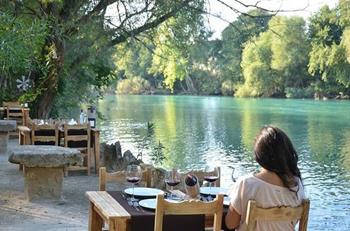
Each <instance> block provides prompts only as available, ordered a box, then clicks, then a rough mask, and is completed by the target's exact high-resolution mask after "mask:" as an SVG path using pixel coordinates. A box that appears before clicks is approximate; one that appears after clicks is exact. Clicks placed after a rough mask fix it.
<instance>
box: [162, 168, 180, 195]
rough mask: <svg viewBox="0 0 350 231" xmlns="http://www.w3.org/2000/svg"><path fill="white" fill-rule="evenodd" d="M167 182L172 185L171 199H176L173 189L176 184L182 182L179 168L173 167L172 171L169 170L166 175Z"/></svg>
mask: <svg viewBox="0 0 350 231" xmlns="http://www.w3.org/2000/svg"><path fill="white" fill-rule="evenodd" d="M165 183H166V184H167V185H168V186H169V187H170V195H169V198H170V199H174V196H173V193H172V191H173V189H174V186H176V185H178V184H179V183H180V173H179V171H178V170H177V169H175V168H174V169H171V170H170V171H167V173H166V176H165Z"/></svg>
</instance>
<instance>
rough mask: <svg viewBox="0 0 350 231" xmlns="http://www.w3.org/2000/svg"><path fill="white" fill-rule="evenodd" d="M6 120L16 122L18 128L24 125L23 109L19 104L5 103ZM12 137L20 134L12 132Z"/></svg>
mask: <svg viewBox="0 0 350 231" xmlns="http://www.w3.org/2000/svg"><path fill="white" fill-rule="evenodd" d="M4 108H5V113H6V117H5V118H6V119H8V120H16V122H17V126H19V125H23V124H24V115H23V108H22V106H21V104H20V103H19V102H4ZM9 135H10V136H18V132H17V131H16V132H10V133H9Z"/></svg>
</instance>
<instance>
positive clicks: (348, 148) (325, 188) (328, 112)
mask: <svg viewBox="0 0 350 231" xmlns="http://www.w3.org/2000/svg"><path fill="white" fill-rule="evenodd" d="M98 111H99V112H101V113H102V114H103V116H104V117H105V120H104V121H99V124H98V125H99V127H100V128H101V138H102V141H103V142H107V143H112V142H115V141H120V142H121V144H122V148H123V151H125V150H127V149H129V150H131V151H132V152H133V153H134V154H137V153H138V152H140V151H141V150H142V152H143V153H144V157H143V160H144V161H145V162H149V161H150V155H149V153H150V152H151V151H150V150H148V149H147V145H145V142H144V141H143V138H144V137H145V135H146V134H147V133H146V130H147V129H146V128H147V122H152V123H154V126H155V129H154V140H155V141H156V142H158V141H160V142H161V143H162V145H163V146H164V147H165V148H164V149H163V152H164V155H165V157H166V160H165V161H164V163H163V165H164V166H165V167H178V168H180V169H182V170H188V169H200V168H203V167H204V166H205V165H215V166H221V168H222V178H223V185H224V186H225V187H229V186H230V185H231V180H230V175H231V171H232V170H231V168H232V167H233V168H235V169H236V170H235V174H236V176H240V175H245V174H247V173H250V172H254V171H256V170H257V169H258V166H257V164H256V163H255V162H254V159H253V158H252V151H251V150H252V144H253V140H254V137H255V135H256V134H257V132H258V131H259V129H260V128H261V126H263V125H265V124H274V125H277V126H278V127H280V128H282V129H283V130H284V131H285V132H286V133H287V134H288V135H289V136H290V138H291V139H292V142H293V143H294V146H295V148H296V149H297V151H298V153H299V157H300V163H299V166H300V168H301V171H302V176H303V179H304V184H305V186H306V190H307V195H308V197H309V198H310V200H311V208H310V218H309V229H310V230H337V231H348V230H350V219H349V217H350V101H314V100H286V99H234V98H231V97H203V96H202V97H200V96H198V97H196V96H107V97H106V98H105V99H104V100H103V101H100V103H99V105H98ZM142 146H146V147H144V148H141V147H142Z"/></svg>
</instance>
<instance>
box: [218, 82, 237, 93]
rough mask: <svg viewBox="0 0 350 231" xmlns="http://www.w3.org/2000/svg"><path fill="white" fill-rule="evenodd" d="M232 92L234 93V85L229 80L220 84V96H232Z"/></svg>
mask: <svg viewBox="0 0 350 231" xmlns="http://www.w3.org/2000/svg"><path fill="white" fill-rule="evenodd" d="M234 92H235V88H234V84H233V82H232V81H231V80H225V81H224V82H223V83H221V94H222V95H229V96H233V93H234Z"/></svg>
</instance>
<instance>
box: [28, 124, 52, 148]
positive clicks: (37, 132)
mask: <svg viewBox="0 0 350 231" xmlns="http://www.w3.org/2000/svg"><path fill="white" fill-rule="evenodd" d="M31 127H32V134H31V135H32V144H33V145H35V144H37V143H36V142H40V143H43V144H45V145H48V144H50V143H54V144H53V145H56V146H57V145H58V140H59V133H58V124H40V125H39V124H35V123H33V124H32V125H31Z"/></svg>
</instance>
